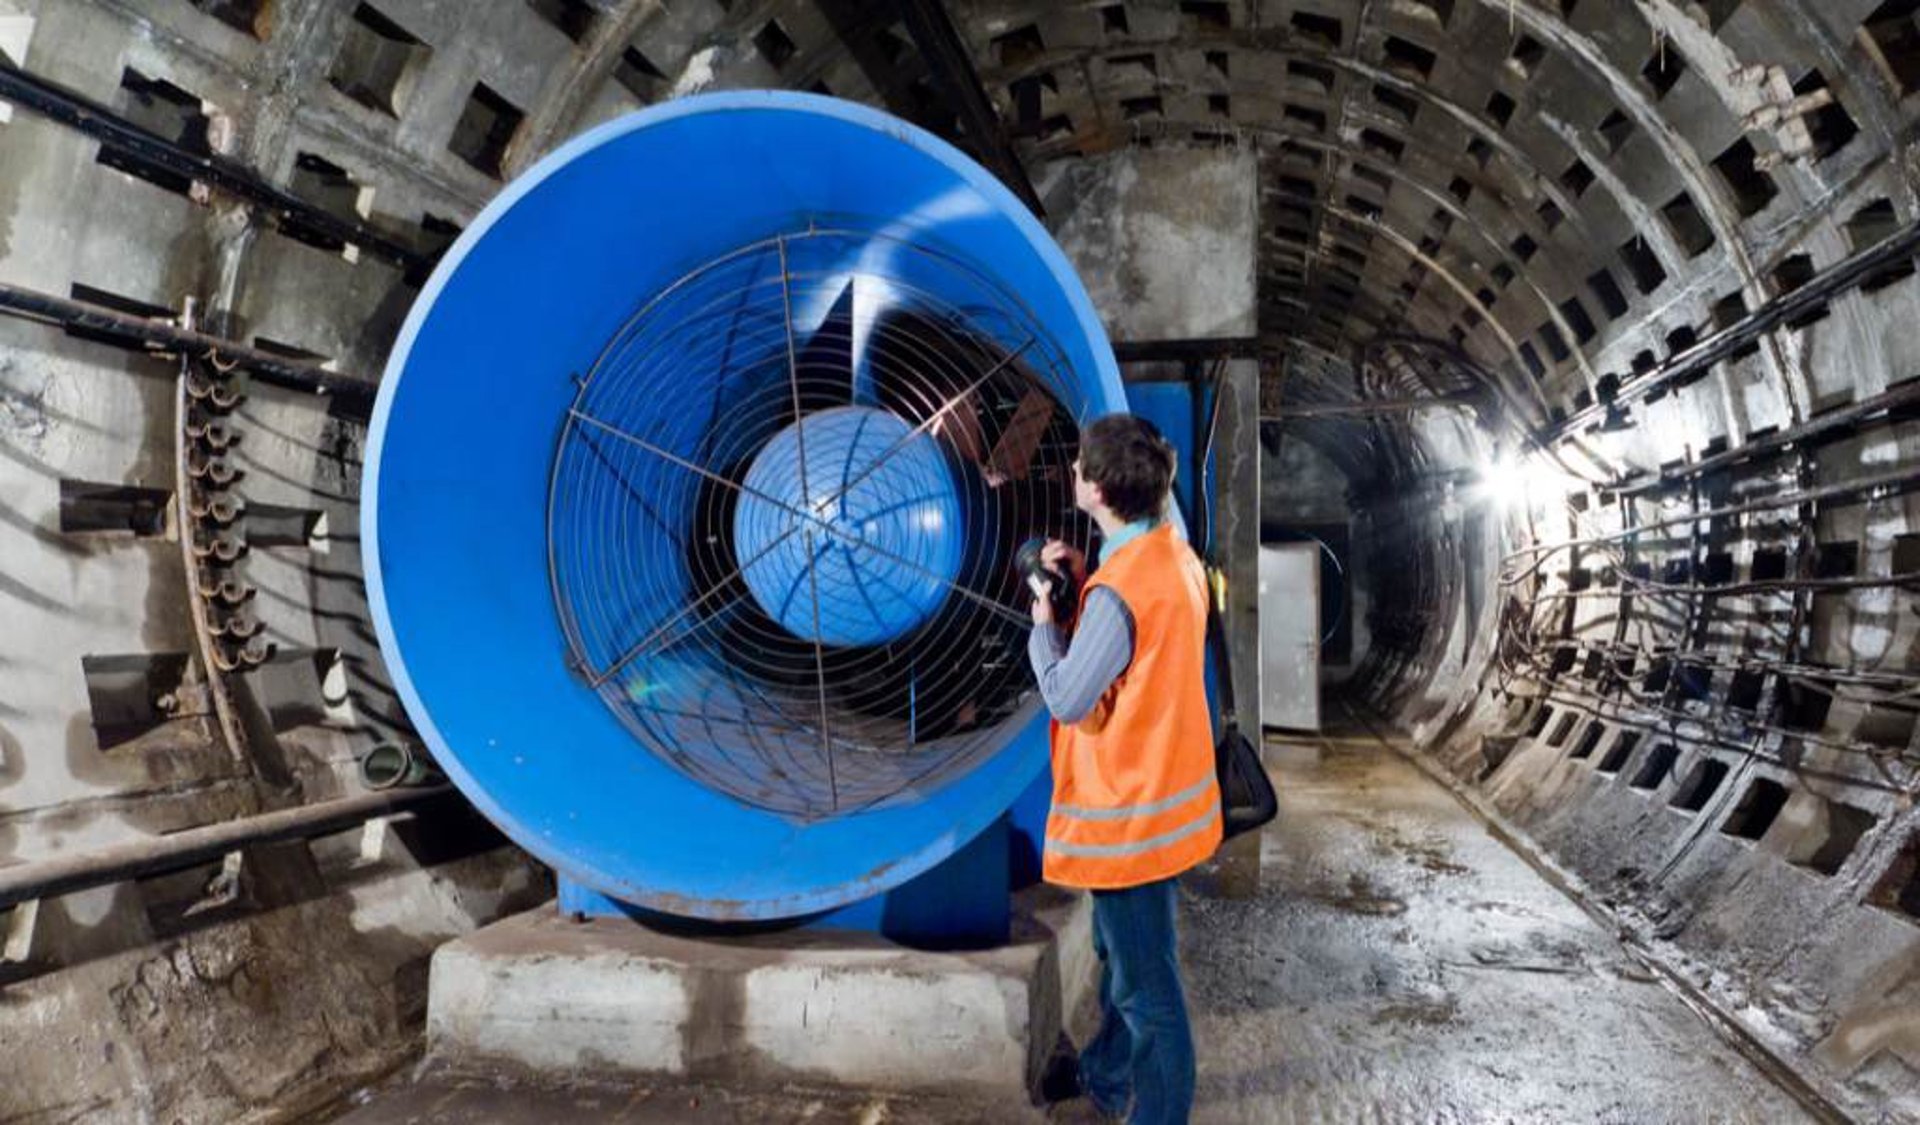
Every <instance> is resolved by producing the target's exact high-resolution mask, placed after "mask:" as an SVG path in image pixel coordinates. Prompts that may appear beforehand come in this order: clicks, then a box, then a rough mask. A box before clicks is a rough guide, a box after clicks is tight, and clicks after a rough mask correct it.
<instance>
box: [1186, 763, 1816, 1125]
mask: <svg viewBox="0 0 1920 1125" xmlns="http://www.w3.org/2000/svg"><path fill="white" fill-rule="evenodd" d="M1268 747H1269V749H1268V756H1269V759H1270V761H1271V763H1272V765H1273V767H1274V773H1275V775H1276V777H1277V779H1278V781H1279V784H1280V787H1281V815H1280V819H1279V821H1278V822H1276V823H1275V824H1274V825H1273V826H1272V827H1270V828H1269V829H1268V830H1267V832H1266V833H1265V835H1264V837H1263V839H1262V841H1261V876H1260V890H1259V892H1258V894H1257V895H1255V896H1254V897H1253V898H1251V899H1250V900H1240V901H1235V900H1222V899H1213V898H1206V897H1202V896H1199V895H1196V894H1187V895H1185V896H1184V902H1183V908H1184V911H1183V916H1182V923H1183V925H1184V929H1183V931H1182V934H1181V943H1182V945H1181V953H1182V958H1181V959H1182V962H1183V964H1184V966H1185V970H1186V979H1187V984H1188V989H1189V1004H1190V1006H1191V1007H1192V1009H1193V1011H1194V1015H1195V1039H1196V1041H1197V1043H1198V1048H1199V1055H1200V1078H1199V1092H1198V1097H1197V1105H1196V1107H1195V1111H1194V1120H1195V1121H1196V1122H1221V1123H1225V1122H1262V1123H1265V1122H1273V1123H1281V1122H1334V1121H1370V1122H1371V1121H1391V1122H1434V1123H1438V1122H1607V1123H1614V1122H1618V1123H1622V1125H1625V1123H1634V1125H1650V1123H1655V1122H1676V1123H1678V1122H1729V1123H1731V1122H1797V1121H1808V1120H1812V1118H1809V1117H1807V1116H1806V1115H1805V1114H1804V1112H1803V1111H1802V1110H1801V1109H1800V1107H1799V1106H1798V1104H1797V1103H1796V1102H1794V1101H1793V1100H1792V1099H1791V1098H1790V1097H1789V1096H1788V1095H1787V1094H1786V1093H1785V1092H1783V1091H1782V1090H1781V1089H1779V1088H1778V1087H1777V1086H1776V1085H1774V1084H1773V1083H1772V1082H1770V1081H1769V1080H1768V1079H1767V1077H1766V1076H1765V1075H1764V1073H1763V1072H1762V1071H1760V1070H1759V1069H1758V1068H1756V1067H1755V1066H1753V1065H1752V1064H1750V1063H1749V1062H1747V1061H1746V1059H1745V1058H1743V1057H1742V1056H1741V1055H1740V1054H1739V1053H1738V1052H1737V1051H1736V1050H1735V1049H1734V1048H1733V1047H1732V1046H1730V1045H1729V1044H1727V1043H1726V1042H1724V1041H1722V1040H1721V1039H1720V1038H1719V1037H1718V1036H1717V1035H1716V1034H1715V1032H1714V1031H1713V1030H1712V1029H1711V1028H1710V1026H1709V1025H1708V1024H1707V1023H1706V1022H1705V1021H1704V1020H1702V1019H1701V1018H1700V1017H1699V1016H1698V1015H1696V1014H1695V1013H1694V1012H1693V1011H1692V1010H1691V1009H1689V1008H1688V1007H1687V1005H1686V1004H1685V1003H1684V1002H1683V1001H1682V1000H1681V999H1680V997H1678V996H1677V995H1675V994H1674V993H1673V992H1671V991H1669V990H1668V988H1667V987H1666V986H1665V985H1663V984H1662V983H1660V982H1659V981H1658V980H1657V979H1656V978H1655V977H1654V976H1653V975H1652V974H1651V973H1649V972H1648V971H1647V970H1646V969H1644V968H1642V967H1641V966H1640V965H1639V964H1638V963H1637V962H1636V961H1634V960H1633V959H1632V958H1631V957H1630V956H1629V955H1628V954H1627V953H1626V952H1625V951H1624V950H1623V949H1622V948H1621V946H1620V945H1619V944H1618V942H1616V941H1615V940H1614V939H1613V937H1612V936H1611V935H1610V933H1609V932H1608V931H1607V930H1606V929H1605V928H1604V927H1603V926H1602V925H1601V924H1600V923H1598V922H1596V921H1595V920H1594V919H1593V918H1592V917H1591V916H1589V915H1588V914H1587V913H1586V912H1585V911H1583V910H1582V909H1581V908H1580V907H1579V905H1578V904H1576V903H1575V902H1574V901H1573V900H1571V899H1570V898H1568V897H1567V896H1566V895H1565V894H1563V893H1562V892H1561V891H1560V890H1559V889H1558V888H1556V887H1555V886H1554V885H1553V884H1551V883H1549V882H1548V881H1547V880H1546V879H1545V878H1544V877H1543V876H1542V875H1541V874H1540V873H1539V872H1537V871H1536V870H1535V869H1534V868H1533V867H1532V866H1531V865H1529V864H1528V863H1527V862H1526V860H1524V859H1523V858H1522V857H1521V856H1520V855H1518V854H1516V853H1515V852H1514V851H1513V850H1512V849H1511V848H1509V847H1508V846H1507V845H1506V844H1505V843H1503V842H1502V841H1501V840H1499V839H1498V838H1496V837H1494V836H1493V835H1491V834H1489V833H1488V831H1487V830H1486V828H1485V826H1484V825H1483V824H1482V823H1481V822H1480V821H1479V820H1478V818H1476V817H1475V816H1474V814H1473V813H1471V812H1470V811H1468V810H1467V808H1466V807H1465V806H1463V805H1462V804H1460V803H1459V802H1458V801H1457V800H1456V799H1455V798H1454V797H1453V795H1452V794H1450V793H1449V792H1448V791H1447V790H1445V789H1444V788H1442V787H1441V786H1440V784H1439V783H1437V782H1435V781H1434V780H1432V779H1431V778H1429V777H1428V776H1427V775H1426V774H1424V773H1422V772H1421V771H1420V770H1419V769H1418V768H1416V767H1415V766H1414V765H1413V764H1412V763H1410V762H1408V761H1407V760H1406V759H1404V758H1402V757H1401V756H1400V755H1398V754H1396V753H1393V752H1392V751H1391V750H1389V749H1388V748H1386V747H1385V746H1383V745H1382V744H1381V743H1379V742H1377V741H1375V740H1374V739H1373V738H1371V737H1370V736H1369V735H1367V734H1366V733H1364V732H1360V731H1356V732H1354V733H1353V734H1351V735H1349V736H1348V737H1328V738H1325V739H1315V740H1307V741H1293V742H1286V741H1278V740H1271V739H1270V740H1269V743H1268Z"/></svg>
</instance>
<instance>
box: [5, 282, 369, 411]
mask: <svg viewBox="0 0 1920 1125" xmlns="http://www.w3.org/2000/svg"><path fill="white" fill-rule="evenodd" d="M0 312H8V313H16V314H20V315H24V316H29V317H34V318H40V319H45V320H51V321H53V322H55V323H57V324H60V325H61V326H63V327H66V328H82V329H91V330H92V331H95V332H106V333H111V334H113V335H116V336H124V337H126V338H127V339H129V340H131V341H134V342H137V343H141V344H146V345H149V346H150V348H151V349H152V350H153V351H154V352H157V353H160V352H165V353H176V354H182V355H192V356H198V357H200V358H203V359H207V360H209V361H212V362H215V363H222V364H227V363H236V364H239V365H240V366H241V367H242V368H244V369H246V370H247V371H248V372H249V373H250V374H252V375H253V377H254V378H256V379H258V380H259V381H260V382H262V383H269V384H272V385H273V386H276V387H287V388H289V389H292V390H296V391H308V392H310V393H313V394H319V395H326V396H328V397H330V398H333V399H335V400H336V401H338V402H339V403H340V407H341V410H342V412H343V413H345V414H348V415H350V416H353V417H357V418H360V419H363V420H364V419H366V418H368V417H371V416H372V414H373V396H374V389H375V388H374V383H373V382H372V381H371V380H369V379H362V378H360V377H358V376H354V375H342V374H339V373H338V372H333V371H327V370H325V369H323V368H320V367H315V366H313V365H312V364H305V363H294V362H292V361H290V360H288V359H286V358H285V357H283V356H277V355H274V354H273V353H271V352H263V351H261V350H259V349H258V348H250V347H248V346H246V345H245V344H241V343H236V342H235V341H233V340H228V339H224V338H222V337H219V336H209V335H207V334H206V333H204V332H196V331H194V330H192V329H190V328H182V327H180V326H179V325H177V324H174V323H173V322H171V321H165V320H148V319H145V318H143V317H137V316H129V315H127V314H126V313H123V312H119V311H117V310H114V309H109V308H105V307H102V306H100V305H90V304H88V303H86V302H84V301H75V300H70V299H68V298H66V297H56V296H54V295H53V294H51V293H41V292H39V291H37V290H33V289H22V288H21V287H19V286H17V285H8V284H6V283H5V282H0Z"/></svg>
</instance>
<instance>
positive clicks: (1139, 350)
mask: <svg viewBox="0 0 1920 1125" xmlns="http://www.w3.org/2000/svg"><path fill="white" fill-rule="evenodd" d="M1259 356H1260V338H1259V337H1258V336H1220V337H1215V338H1202V339H1193V340H1115V341H1114V343H1113V357H1114V358H1115V359H1117V360H1119V361H1120V362H1121V363H1189V362H1194V361H1205V360H1212V359H1258V358H1259Z"/></svg>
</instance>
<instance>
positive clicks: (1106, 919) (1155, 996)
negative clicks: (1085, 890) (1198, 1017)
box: [1080, 879, 1194, 1125]
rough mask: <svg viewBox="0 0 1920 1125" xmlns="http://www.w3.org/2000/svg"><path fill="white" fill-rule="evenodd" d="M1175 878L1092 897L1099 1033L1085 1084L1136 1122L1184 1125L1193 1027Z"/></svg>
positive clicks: (1085, 1060) (1083, 1067)
mask: <svg viewBox="0 0 1920 1125" xmlns="http://www.w3.org/2000/svg"><path fill="white" fill-rule="evenodd" d="M1174 905H1175V896H1174V880H1172V879H1162V880H1160V881H1159V882H1157V883H1147V884H1144V885H1142V886H1138V887H1128V888H1126V889H1125V890H1118V891H1095V892H1093V952H1094V955H1095V956H1096V957H1098V958H1099V959H1100V1031H1099V1033H1098V1034H1096V1035H1095V1036H1094V1037H1093V1041H1092V1042H1090V1043H1088V1044H1087V1046H1086V1049H1085V1050H1083V1051H1081V1052H1080V1085H1081V1086H1082V1088H1084V1089H1085V1090H1086V1091H1087V1096H1088V1097H1090V1098H1092V1099H1093V1103H1094V1105H1095V1106H1097V1107H1099V1109H1100V1110H1101V1111H1102V1112H1103V1113H1109V1114H1118V1113H1119V1112H1121V1111H1122V1110H1124V1109H1125V1108H1126V1107H1127V1102H1128V1099H1129V1097H1131V1099H1132V1102H1133V1112H1132V1114H1131V1115H1130V1116H1129V1117H1128V1118H1127V1121H1128V1122H1129V1123H1130V1125H1179V1123H1181V1122H1184V1121H1186V1120H1187V1114H1188V1112H1189V1111H1190V1110H1191V1109H1192V1108H1193V1070H1194V1062H1193V1029H1192V1027H1191V1026H1190V1025H1189V1024H1188V1023H1187V998H1186V992H1185V990H1184V989H1182V988H1181V986H1180V960H1179V957H1178V955H1177V954H1176V953H1175V950H1174V943H1175V939H1174V924H1173V919H1174Z"/></svg>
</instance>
